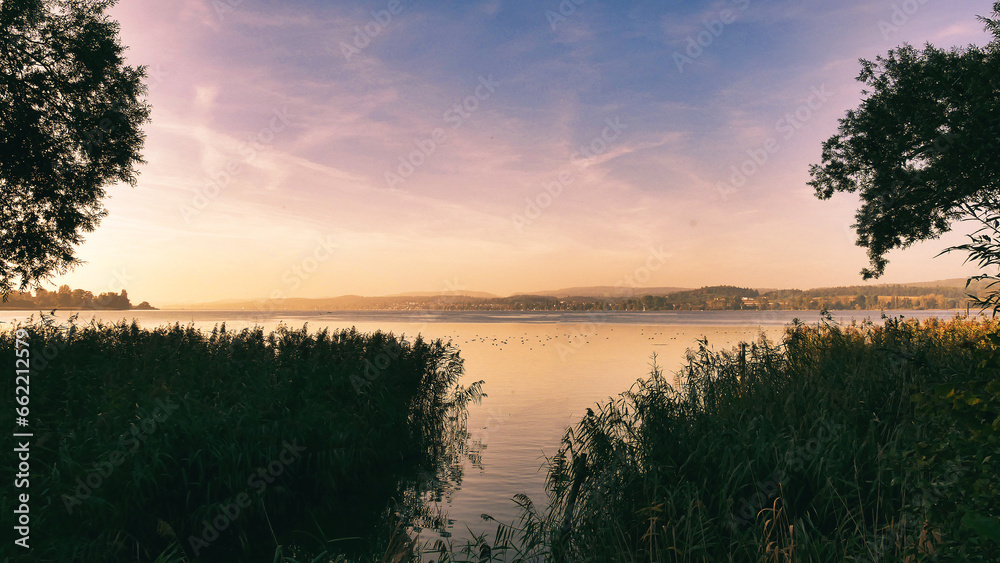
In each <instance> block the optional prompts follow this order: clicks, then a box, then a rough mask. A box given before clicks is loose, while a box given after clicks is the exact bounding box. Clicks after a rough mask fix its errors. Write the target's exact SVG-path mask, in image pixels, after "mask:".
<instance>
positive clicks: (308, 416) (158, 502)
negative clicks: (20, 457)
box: [0, 317, 481, 561]
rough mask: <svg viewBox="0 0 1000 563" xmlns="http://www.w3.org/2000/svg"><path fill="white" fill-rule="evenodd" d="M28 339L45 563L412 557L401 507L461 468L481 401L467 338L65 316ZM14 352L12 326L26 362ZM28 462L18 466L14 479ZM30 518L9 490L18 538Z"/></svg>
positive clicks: (8, 466) (36, 509)
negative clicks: (464, 378)
mask: <svg viewBox="0 0 1000 563" xmlns="http://www.w3.org/2000/svg"><path fill="white" fill-rule="evenodd" d="M15 328H23V329H25V330H27V331H28V333H29V335H30V336H29V338H28V340H29V342H30V350H31V353H32V355H31V358H32V360H31V361H32V372H31V393H30V397H31V403H30V408H31V413H30V416H29V420H30V424H29V427H28V430H30V431H31V432H33V433H34V438H33V442H32V445H31V484H30V492H31V499H32V512H31V517H32V520H31V530H32V537H31V544H32V551H31V554H32V558H33V559H34V560H37V561H154V560H157V561H229V560H232V561H255V560H260V561H272V560H274V561H279V560H293V559H292V558H293V557H294V556H295V555H296V554H302V553H311V554H314V555H311V556H310V557H309V558H308V560H316V561H326V560H331V561H337V560H343V556H339V557H334V556H331V555H329V554H333V553H348V554H355V556H356V557H357V558H358V559H360V558H362V555H358V554H365V553H368V554H370V553H378V554H384V557H382V559H384V560H403V559H405V558H406V557H408V555H407V554H408V552H409V551H412V545H409V544H408V537H407V535H406V534H405V532H404V530H405V523H403V522H401V521H399V519H398V518H397V519H396V521H393V520H392V518H386V516H387V515H388V516H392V513H397V512H405V511H402V510H390V509H387V506H390V504H389V503H390V500H391V499H394V498H402V497H405V496H406V493H405V490H404V489H405V488H406V487H412V486H413V484H414V483H416V482H419V481H420V480H421V479H422V478H423V477H425V476H428V475H434V474H435V473H436V472H437V470H438V468H439V467H441V466H442V464H443V465H447V464H449V463H452V462H453V460H451V461H449V459H448V456H449V455H453V454H454V449H455V446H454V445H453V444H449V443H447V440H448V439H449V438H450V437H451V438H453V437H454V436H456V435H461V434H462V433H461V425H462V424H463V423H464V408H465V405H466V404H467V402H468V401H469V400H478V398H479V396H480V393H479V391H480V383H481V382H478V383H475V384H473V385H470V386H469V387H468V388H464V387H461V386H460V385H459V384H458V380H459V377H460V376H461V374H462V371H463V368H462V358H461V357H460V356H459V352H458V351H457V350H456V349H455V348H454V347H452V346H451V344H450V343H444V342H441V341H433V342H431V341H426V340H424V339H422V338H421V337H419V336H418V337H416V338H415V339H412V340H406V339H404V338H403V337H402V336H400V337H396V336H394V335H392V334H391V333H390V334H386V333H382V332H375V333H372V334H362V333H359V332H357V331H356V330H354V329H350V330H339V331H328V330H325V329H324V330H319V331H318V332H310V331H308V330H307V328H306V327H303V328H302V329H298V330H295V329H290V328H287V327H285V326H281V327H279V328H278V330H276V331H274V332H271V333H265V332H264V331H263V330H262V329H261V328H259V327H258V328H253V329H243V330H240V331H232V330H227V328H226V326H225V325H224V324H223V325H221V326H218V327H216V328H215V329H213V330H212V331H210V332H208V331H202V330H199V329H197V328H194V327H193V326H181V325H176V324H175V325H173V326H166V327H159V328H153V329H144V328H140V327H139V326H138V325H137V324H136V323H134V322H133V323H125V322H120V323H114V324H104V323H100V322H92V323H90V324H85V325H78V324H77V323H76V322H75V319H70V320H69V321H66V322H61V323H57V322H55V321H54V320H53V319H52V318H51V317H43V318H42V319H41V320H40V321H36V322H31V323H29V324H27V325H24V326H20V327H15ZM13 340H14V329H9V330H5V331H0V350H3V357H4V358H6V360H4V361H5V362H6V363H7V364H9V365H10V366H14V355H13V352H12V350H13V349H14V342H13ZM8 351H11V352H8ZM7 402H8V403H12V401H9V400H8V401H7ZM13 407H14V405H13V404H9V405H7V406H5V408H4V409H3V411H2V414H0V424H2V425H3V426H4V427H5V428H12V427H14V423H15V421H14V420H13V412H14V408H13ZM14 463H15V461H14V460H13V459H12V456H3V457H2V459H0V471H2V472H3V473H4V474H6V475H11V474H13V473H15V472H16V470H15V465H14ZM410 496H412V495H410ZM243 504H245V506H243ZM13 509H14V499H13V498H11V497H10V496H7V495H4V497H3V498H2V499H0V511H2V513H3V520H4V526H5V527H6V526H7V525H8V524H9V522H8V520H7V519H8V518H10V516H11V514H12V511H13ZM7 529H10V528H7ZM9 544H10V542H7V545H5V546H4V550H7V549H8V547H10V546H9ZM315 554H320V555H319V557H316V556H315ZM12 555H13V553H12Z"/></svg>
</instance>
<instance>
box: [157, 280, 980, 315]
mask: <svg viewBox="0 0 1000 563" xmlns="http://www.w3.org/2000/svg"><path fill="white" fill-rule="evenodd" d="M983 285H985V282H980V283H978V284H973V285H972V286H971V287H970V289H971V290H972V292H978V291H979V290H980V289H981V288H982V286H983ZM965 293H966V291H965V278H952V279H946V280H937V281H929V282H914V283H905V284H872V285H863V286H861V285H856V286H842V287H820V288H813V289H807V290H799V289H771V288H766V289H765V288H760V289H749V288H741V287H736V286H711V287H702V288H699V289H690V288H683V287H617V286H610V285H598V286H581V287H567V288H563V289H556V290H546V291H536V292H532V293H517V294H514V295H511V296H510V297H498V296H496V295H494V294H492V293H487V292H482V291H457V292H455V293H453V294H448V295H440V294H435V293H432V292H409V293H400V294H395V295H383V296H377V297H365V296H360V295H341V296H339V297H322V298H298V297H297V298H286V299H225V300H219V301H212V302H209V303H193V304H184V305H174V306H172V307H170V308H171V309H197V310H208V309H220V310H250V311H253V310H258V311H282V310H283V311H293V310H299V311H344V310H491V311H543V310H544V311H553V310H593V309H600V308H608V307H610V308H613V309H616V310H671V309H684V308H720V307H722V308H747V307H751V308H752V307H761V308H765V307H766V308H790V309H801V308H810V307H822V306H824V304H827V305H829V306H830V307H831V308H837V307H846V308H851V307H860V308H877V307H879V306H882V305H887V304H888V305H892V306H903V305H906V306H911V307H940V308H961V307H964V306H965ZM862 295H863V296H865V299H861V297H860V296H862Z"/></svg>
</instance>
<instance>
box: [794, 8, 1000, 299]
mask: <svg viewBox="0 0 1000 563" xmlns="http://www.w3.org/2000/svg"><path fill="white" fill-rule="evenodd" d="M994 10H995V12H997V13H998V15H1000V2H997V3H996V4H994ZM983 21H984V22H985V23H986V24H987V29H988V30H989V31H990V32H992V33H993V35H994V40H993V41H992V42H991V43H989V44H988V45H987V46H986V47H978V46H974V45H973V46H969V47H966V48H964V49H959V48H953V49H951V50H950V51H944V50H942V49H938V48H936V47H934V46H932V45H929V44H928V45H926V46H925V47H924V48H923V50H918V49H916V48H914V47H913V46H910V45H904V46H902V47H899V48H897V49H893V50H890V51H889V53H888V54H887V55H886V56H885V57H882V56H879V57H877V58H876V59H875V61H867V60H862V61H861V66H862V68H861V73H860V74H859V75H858V80H859V81H861V82H863V83H865V84H866V85H867V87H868V89H866V90H865V92H864V93H865V94H866V95H867V96H868V97H867V98H866V99H865V100H864V101H863V102H862V103H861V106H860V107H859V108H858V109H856V110H850V111H848V112H847V115H846V116H845V117H844V118H843V119H841V120H840V127H839V130H838V133H837V134H836V135H834V136H832V137H830V139H828V140H827V141H826V142H825V143H823V155H822V164H818V165H812V166H811V167H810V173H811V175H812V181H811V182H809V184H810V185H811V186H813V187H814V188H815V189H816V195H817V196H818V197H820V198H821V199H827V198H830V197H831V196H832V195H833V193H834V192H858V193H859V194H860V196H861V200H862V202H863V203H862V206H861V208H860V209H859V210H858V212H857V215H856V221H857V222H856V223H855V225H854V227H855V228H856V229H857V233H858V245H859V246H863V247H865V248H867V249H868V257H869V259H870V261H871V266H870V267H869V268H865V269H864V270H862V275H863V276H864V277H865V279H868V278H872V277H878V276H880V275H881V274H882V273H883V272H884V271H885V267H886V264H887V260H886V258H885V255H886V253H887V252H889V251H890V250H892V249H894V248H904V247H906V246H909V245H910V244H912V243H914V242H917V241H920V240H926V239H930V238H935V237H937V236H939V235H940V234H942V233H944V232H945V231H947V230H949V228H950V224H951V222H952V221H954V220H955V219H958V218H960V217H961V216H962V214H963V205H965V204H971V205H978V206H981V205H983V204H986V203H987V202H988V201H989V200H990V198H995V197H996V196H997V195H998V194H1000V161H998V160H997V158H996V155H997V154H998V152H1000V27H998V25H997V22H996V21H994V20H989V19H984V20H983Z"/></svg>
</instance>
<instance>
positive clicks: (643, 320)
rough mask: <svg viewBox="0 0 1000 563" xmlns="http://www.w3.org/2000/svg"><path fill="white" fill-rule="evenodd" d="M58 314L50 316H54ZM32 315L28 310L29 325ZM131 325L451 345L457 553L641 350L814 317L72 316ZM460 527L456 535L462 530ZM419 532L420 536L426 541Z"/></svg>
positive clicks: (644, 366) (643, 355) (539, 488)
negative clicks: (458, 471)
mask: <svg viewBox="0 0 1000 563" xmlns="http://www.w3.org/2000/svg"><path fill="white" fill-rule="evenodd" d="M29 314H31V313H27V312H14V311H0V321H3V322H11V321H14V320H19V319H25V318H26V317H27V316H28V315H29ZM69 314H71V313H70V312H57V315H56V316H57V317H60V318H64V317H66V316H68V315H69ZM833 314H834V318H835V319H836V320H837V321H839V322H851V320H858V321H860V320H862V319H864V318H866V317H867V318H871V319H872V320H873V321H875V322H881V313H880V312H878V311H841V312H834V313H833ZM886 314H887V315H890V316H898V315H903V316H906V317H908V318H925V317H931V316H938V317H943V318H950V317H953V316H954V315H955V312H952V311H887V312H886ZM37 316H38V314H37V312H36V313H35V317H36V318H37ZM126 316H127V317H128V318H129V319H132V318H135V319H136V320H137V321H138V322H139V323H140V325H142V326H143V327H153V326H157V325H163V324H173V323H175V322H179V323H181V324H192V323H193V324H194V325H195V326H197V327H200V328H208V329H211V328H212V327H214V326H216V325H217V324H219V323H222V322H225V323H226V326H227V328H228V329H241V328H244V327H252V326H255V325H260V326H263V327H264V329H265V330H270V329H273V328H275V327H277V326H278V325H279V324H280V323H284V324H286V325H288V326H289V327H291V328H301V327H302V325H303V324H305V323H308V327H309V329H310V330H316V329H319V328H323V327H329V328H331V329H337V328H350V327H352V326H353V327H356V328H357V329H358V330H359V331H362V332H370V331H375V330H382V331H391V332H393V333H395V334H396V335H400V334H402V335H405V336H406V337H408V338H409V337H413V336H415V335H416V334H418V333H419V334H422V335H424V337H425V338H433V339H437V338H441V339H444V340H451V341H452V342H453V343H454V344H455V345H457V346H458V348H459V349H460V350H461V356H462V357H463V358H464V359H465V371H466V373H465V377H464V379H463V383H465V384H468V383H470V382H472V381H478V380H484V381H485V384H484V387H483V390H484V392H485V393H486V394H487V395H488V396H487V397H486V398H485V399H483V401H482V402H481V404H478V405H472V406H471V407H470V408H469V417H468V428H469V432H470V434H471V437H470V444H471V449H472V451H474V452H478V453H479V454H480V455H479V456H472V457H471V458H469V459H465V460H464V462H463V467H462V476H461V482H460V483H452V486H451V487H448V488H447V489H446V490H445V494H444V498H443V501H442V502H441V503H440V504H439V505H438V506H439V507H440V509H441V510H442V511H443V512H444V513H445V514H446V515H447V517H448V521H447V524H446V530H445V534H444V535H445V536H446V537H448V538H449V539H450V541H452V542H453V543H454V544H455V545H464V543H465V540H467V539H469V538H470V537H471V536H470V534H469V531H468V529H471V530H472V531H473V532H475V533H483V532H487V533H490V534H491V535H492V532H493V531H494V530H495V529H496V524H495V523H490V522H487V521H484V520H483V519H482V518H481V515H482V514H484V513H485V514H489V515H491V516H493V517H494V518H496V519H497V520H499V521H500V522H505V523H510V522H514V521H515V520H516V517H517V506H516V505H515V504H514V503H513V502H512V501H511V500H510V499H511V497H512V496H513V495H514V494H516V493H525V494H527V495H528V496H529V497H531V499H532V500H533V501H534V502H535V504H536V505H537V506H540V507H543V506H544V505H545V499H546V496H545V490H544V481H545V468H544V463H545V458H546V456H551V455H552V454H554V453H555V452H556V451H557V448H558V445H559V442H560V439H561V438H562V437H563V435H564V433H565V431H566V429H567V428H568V427H570V426H572V425H574V424H575V423H576V422H577V421H579V420H580V418H581V417H582V416H583V415H584V414H585V412H586V409H587V408H588V407H592V406H594V404H595V403H597V402H601V401H605V400H607V399H608V398H609V397H612V396H616V395H617V394H619V393H621V392H622V391H625V390H626V389H628V388H629V387H630V386H631V385H632V384H634V383H635V382H636V380H638V379H642V378H645V377H646V376H647V375H648V373H649V369H650V363H651V358H652V355H653V354H656V356H657V363H658V364H659V365H660V366H661V367H663V368H664V370H665V371H666V373H667V374H669V375H671V377H672V374H673V372H674V371H675V370H677V369H678V368H679V367H680V366H681V365H682V363H683V362H684V358H685V352H686V350H687V349H688V348H692V347H696V346H697V342H696V339H699V338H703V337H707V339H708V343H709V345H711V346H712V347H713V348H715V349H716V350H721V349H730V348H732V347H733V346H734V345H736V344H737V343H738V342H740V341H745V340H753V339H756V338H757V337H758V336H759V335H760V333H761V332H763V333H764V334H765V335H766V336H767V337H768V338H769V339H772V340H774V339H778V338H780V336H781V334H782V332H783V330H784V326H785V325H786V324H788V323H789V322H791V321H792V319H794V318H799V319H801V320H802V321H804V322H808V323H815V322H817V321H819V320H820V319H819V313H818V312H816V311H765V312H757V311H692V312H683V311H682V312H645V313H638V312H632V313H555V312H539V313H515V312H496V313H483V312H465V311H461V312H459V311H454V312H451V311H449V312H397V311H373V312H364V311H342V312H317V311H281V312H271V313H266V314H262V313H260V312H251V311H245V312H244V311H178V310H163V311H129V312H127V313H125V312H122V311H98V312H92V311H87V312H81V313H80V317H79V320H78V322H88V321H89V320H90V319H91V318H97V319H101V320H106V321H117V320H121V319H122V318H124V317H126ZM467 528H468V529H467ZM438 537H439V536H438V534H437V533H435V532H433V531H431V530H422V531H421V539H422V540H426V541H428V542H431V541H432V540H434V539H436V538H438Z"/></svg>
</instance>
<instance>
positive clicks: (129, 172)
mask: <svg viewBox="0 0 1000 563" xmlns="http://www.w3.org/2000/svg"><path fill="white" fill-rule="evenodd" d="M114 3H115V2H114V1H113V0H6V1H4V2H3V3H0V195H2V197H3V205H2V206H0V294H4V295H6V294H7V293H9V292H10V291H11V290H12V289H13V288H16V287H19V288H20V289H25V288H27V287H28V286H29V285H31V284H34V283H37V282H38V281H40V280H43V279H46V278H48V277H50V276H51V275H53V274H55V273H64V272H66V271H67V270H69V269H70V268H71V267H72V266H74V265H76V264H77V263H78V262H79V260H78V259H77V258H76V256H75V254H74V250H73V247H74V246H75V245H78V244H79V243H80V242H82V240H83V233H87V232H91V231H93V230H94V229H95V228H96V227H97V225H98V223H99V222H100V220H101V219H102V218H103V217H104V216H105V214H106V211H105V209H104V207H103V205H102V204H101V200H102V199H103V197H104V195H105V192H104V188H105V186H107V185H109V184H112V183H114V182H126V183H129V184H132V185H134V184H135V182H136V174H137V173H136V165H137V164H139V163H141V162H142V160H141V157H140V154H139V151H140V149H141V148H142V145H143V141H144V135H143V133H142V131H141V130H140V126H141V125H142V124H143V123H144V122H146V121H147V120H148V117H149V112H150V108H149V106H148V105H147V104H146V103H145V102H143V101H142V100H141V97H142V96H143V95H144V93H145V89H146V87H145V85H144V84H143V78H144V76H145V69H144V68H142V67H130V66H127V65H125V63H124V59H123V52H124V47H123V46H122V45H121V44H120V43H119V41H118V24H117V23H116V22H114V21H112V20H110V19H109V18H108V17H107V16H106V15H105V12H106V10H107V9H108V8H109V7H111V6H112V5H114Z"/></svg>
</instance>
